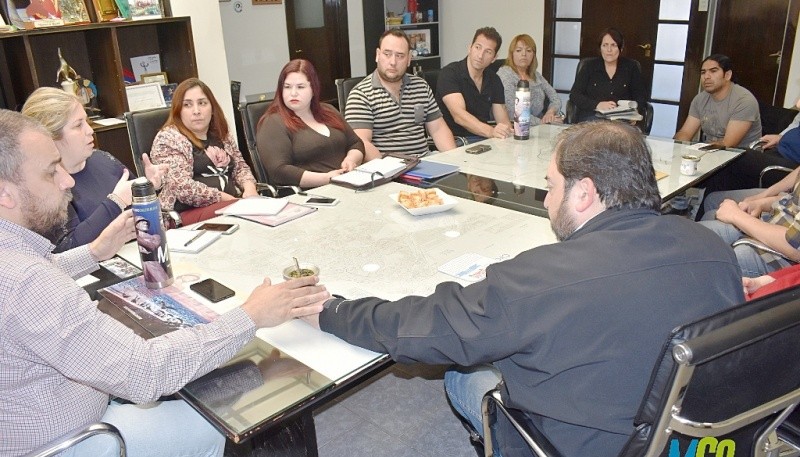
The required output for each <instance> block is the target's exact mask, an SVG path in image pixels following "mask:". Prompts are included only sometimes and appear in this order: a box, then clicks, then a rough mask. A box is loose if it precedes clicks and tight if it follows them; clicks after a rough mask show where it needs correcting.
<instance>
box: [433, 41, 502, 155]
mask: <svg viewBox="0 0 800 457" xmlns="http://www.w3.org/2000/svg"><path fill="white" fill-rule="evenodd" d="M501 44H503V39H502V38H501V37H500V34H499V33H497V30H495V29H494V27H483V28H480V29H478V30H476V31H475V35H474V36H473V37H472V44H470V45H469V47H467V57H465V58H464V60H459V61H458V62H453V63H450V64H448V65H447V66H445V67H444V68H442V70H441V72H440V73H439V79H438V80H437V82H436V100H437V101H438V102H439V107H440V108H441V109H442V114H444V119H445V121H446V122H447V125H448V126H449V127H450V130H452V132H453V135H455V136H457V137H463V138H465V139H466V140H467V142H468V143H474V142H475V141H480V140H484V139H486V138H508V137H509V136H511V135H513V134H514V131H513V129H512V128H511V121H510V120H509V118H508V112H507V111H506V99H505V93H504V92H503V83H502V82H501V81H500V78H499V77H498V76H497V74H496V73H494V72H493V71H491V70H489V65H491V63H492V62H494V59H495V58H496V57H497V50H498V49H500V45H501ZM490 115H491V116H494V120H495V121H496V124H495V125H494V126H492V125H491V124H489V119H490Z"/></svg>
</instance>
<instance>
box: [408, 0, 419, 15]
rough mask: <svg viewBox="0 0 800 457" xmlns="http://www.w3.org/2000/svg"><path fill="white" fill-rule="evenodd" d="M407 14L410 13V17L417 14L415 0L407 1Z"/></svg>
mask: <svg viewBox="0 0 800 457" xmlns="http://www.w3.org/2000/svg"><path fill="white" fill-rule="evenodd" d="M408 12H409V13H411V17H414V16H415V15H416V14H417V0H408Z"/></svg>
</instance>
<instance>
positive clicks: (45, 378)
mask: <svg viewBox="0 0 800 457" xmlns="http://www.w3.org/2000/svg"><path fill="white" fill-rule="evenodd" d="M74 183H75V181H74V180H73V179H72V177H71V176H70V175H69V173H67V171H66V170H65V169H64V167H63V166H62V165H61V156H60V154H59V152H58V149H57V148H56V144H55V143H54V142H53V140H52V138H51V136H50V134H49V133H48V132H47V130H45V128H44V127H43V126H42V125H41V124H39V123H37V122H36V121H34V120H33V119H31V118H28V117H26V116H23V115H22V114H19V113H16V112H13V111H8V110H0V271H2V272H3V274H2V276H0V291H2V293H0V455H3V456H6V455H21V454H26V453H28V452H30V451H31V450H32V449H35V448H37V447H40V446H42V445H44V444H45V443H47V442H49V441H51V440H53V439H55V438H56V437H59V436H61V435H64V434H65V433H67V432H69V431H71V430H74V429H77V428H79V427H83V426H85V425H87V424H89V423H92V422H97V421H100V420H102V421H105V422H109V423H111V424H113V425H115V426H117V428H119V429H120V431H121V432H122V435H123V437H124V438H125V441H126V443H127V447H128V455H131V456H164V455H192V456H221V455H222V452H223V448H224V443H225V439H224V437H223V436H222V435H221V434H220V433H219V432H218V431H216V429H215V428H214V427H213V426H211V425H210V424H209V423H208V422H206V421H205V420H204V419H203V418H202V417H201V416H199V415H198V414H197V413H196V412H195V411H194V410H193V409H192V408H191V407H190V406H188V405H187V404H186V403H185V402H183V401H182V400H173V401H164V402H160V403H152V402H154V401H155V400H157V399H158V398H159V397H161V396H162V395H168V394H172V393H174V392H176V391H177V390H178V389H180V388H182V387H183V386H184V385H185V384H186V383H187V382H189V381H191V380H192V379H194V378H197V377H199V376H201V375H203V374H205V373H207V372H209V371H211V370H212V369H214V368H216V367H218V366H219V365H221V364H222V363H224V362H226V361H228V360H229V359H230V358H231V357H232V356H233V355H234V354H235V353H236V351H238V350H239V349H240V348H241V347H242V346H244V345H245V344H246V343H247V342H248V341H249V340H250V339H251V338H252V337H253V335H254V334H255V331H256V328H257V327H266V326H273V325H277V324H280V323H282V322H283V321H285V320H287V319H290V318H293V317H298V316H300V315H303V314H309V313H318V312H319V311H320V310H321V309H322V302H323V301H324V300H325V299H327V298H328V297H329V296H330V295H329V294H328V293H327V291H326V290H325V288H324V287H322V286H318V285H315V283H316V282H317V278H316V277H312V278H308V279H298V280H293V281H287V282H285V283H282V284H279V285H276V286H272V285H271V284H270V281H269V279H265V280H264V283H263V284H262V285H260V286H259V287H257V288H256V289H255V290H254V291H253V293H252V294H251V295H250V297H249V298H248V299H247V301H246V302H245V303H244V304H243V305H242V306H241V307H239V308H235V309H234V310H232V311H230V312H228V313H225V314H223V315H222V316H220V317H219V318H217V319H216V320H215V321H213V322H211V323H209V324H204V325H198V326H195V327H191V328H185V329H181V330H176V331H175V332H173V333H169V334H167V335H164V336H162V337H159V338H153V339H150V340H143V339H142V338H140V337H138V336H137V335H135V334H134V333H133V331H132V330H130V329H128V328H127V327H125V326H124V325H122V324H121V323H119V322H117V321H116V320H114V319H113V318H111V317H109V316H107V315H106V314H103V313H102V312H100V311H99V310H98V309H97V303H95V302H93V301H92V300H91V299H90V298H89V296H88V294H87V293H86V292H85V291H84V290H83V289H81V288H80V287H79V286H78V285H77V284H76V283H75V281H74V280H73V278H77V277H80V276H83V275H85V274H87V273H90V272H91V271H93V270H95V269H97V268H98V264H97V262H98V261H102V260H105V259H108V258H110V257H112V256H113V255H114V254H115V253H116V252H117V250H119V248H120V247H121V246H122V245H123V244H124V243H125V242H127V241H129V240H131V239H133V237H134V233H133V231H134V229H133V218H132V217H131V215H130V211H127V212H125V213H123V215H126V214H127V217H126V218H125V217H118V218H117V219H115V220H113V221H112V222H111V224H110V225H109V227H108V228H107V229H106V230H104V231H103V232H102V233H101V235H100V236H99V237H98V238H97V239H96V240H95V241H93V242H92V243H89V244H88V245H84V246H81V247H78V248H75V249H71V250H69V251H66V252H64V253H60V254H52V253H51V251H52V249H53V245H52V244H51V243H50V241H48V239H47V238H46V237H45V235H47V234H48V233H49V232H50V231H51V230H53V229H54V228H56V227H59V226H61V225H63V224H64V222H66V219H67V205H68V203H69V200H70V192H69V189H70V188H71V187H72V186H73V185H74ZM112 395H113V396H114V397H118V398H122V399H127V400H130V401H133V402H135V403H147V404H144V405H137V404H122V403H120V402H118V401H117V400H115V401H112V402H110V403H109V398H110V396H112ZM116 452H117V450H116V444H115V442H114V441H113V440H112V439H109V438H108V437H93V438H90V439H88V440H86V441H84V442H83V443H81V444H79V445H78V446H76V447H75V448H73V450H72V453H69V454H68V455H91V456H105V455H112V454H113V455H116Z"/></svg>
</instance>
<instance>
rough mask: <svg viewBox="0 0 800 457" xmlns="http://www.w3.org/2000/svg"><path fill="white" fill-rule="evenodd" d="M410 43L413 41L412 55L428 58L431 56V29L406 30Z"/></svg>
mask: <svg viewBox="0 0 800 457" xmlns="http://www.w3.org/2000/svg"><path fill="white" fill-rule="evenodd" d="M406 35H408V39H409V41H411V55H412V56H414V55H416V56H420V57H422V56H427V55H430V54H431V31H430V29H415V30H406Z"/></svg>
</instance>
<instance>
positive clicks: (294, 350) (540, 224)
mask: <svg viewBox="0 0 800 457" xmlns="http://www.w3.org/2000/svg"><path fill="white" fill-rule="evenodd" d="M400 190H410V191H415V190H418V189H416V188H414V187H411V186H407V185H404V184H400V183H395V182H392V183H388V184H385V185H383V186H379V187H378V188H376V189H373V190H371V191H368V192H355V191H353V190H351V189H346V188H343V187H339V186H334V185H327V186H324V187H320V188H317V189H315V190H314V191H313V194H314V195H323V196H326V197H336V198H338V199H339V200H340V203H339V204H338V205H337V206H333V207H322V208H319V210H318V211H316V212H314V213H311V214H309V215H306V216H303V217H301V218H299V219H296V220H294V221H290V222H288V223H286V224H284V225H281V226H278V227H268V226H265V225H261V224H258V223H255V222H251V221H247V220H243V219H240V218H236V217H232V216H225V217H218V218H215V219H214V221H224V222H235V223H238V224H239V225H240V229H239V230H238V231H236V232H235V233H233V234H231V235H223V236H222V237H221V238H220V239H218V240H217V241H216V242H214V243H213V244H211V245H210V246H208V247H207V248H205V249H204V250H203V251H201V252H200V253H198V254H179V253H172V254H171V260H172V269H173V273H174V275H175V277H176V278H177V280H176V283H178V284H179V287H181V288H182V289H185V291H186V293H188V294H189V295H190V296H193V297H195V298H197V299H198V300H200V301H201V302H203V303H204V304H206V305H208V306H209V307H210V308H212V309H213V310H214V311H217V312H219V313H223V312H225V311H227V310H230V309H232V308H233V307H235V306H238V305H240V304H241V303H242V302H243V301H244V300H245V299H246V298H247V297H248V295H249V292H250V291H251V290H252V289H253V288H254V287H255V286H256V285H257V284H260V283H261V282H262V281H263V279H264V277H265V276H268V277H269V278H270V279H271V280H272V282H273V283H277V282H281V281H283V279H282V273H281V272H282V270H283V269H284V268H285V267H287V266H289V265H291V264H292V263H293V260H292V258H293V257H297V258H298V259H299V261H300V262H301V263H303V262H309V263H313V264H315V265H317V266H318V267H319V268H320V282H321V283H322V284H324V285H325V286H326V287H327V288H328V290H329V291H330V292H331V293H335V294H338V295H342V296H345V297H347V298H358V297H365V296H380V297H383V298H387V299H396V298H400V297H403V296H406V295H424V294H429V293H431V292H433V291H434V289H435V287H436V285H437V284H439V283H441V282H444V281H455V280H456V279H455V278H453V277H451V276H448V275H445V274H443V273H440V272H439V271H437V268H438V267H439V266H441V265H442V264H444V263H446V262H448V261H450V260H453V259H455V258H457V257H459V256H460V255H462V254H465V253H475V254H479V255H482V256H486V257H490V258H494V259H498V260H500V259H507V258H510V257H513V256H515V255H517V254H518V253H520V252H522V251H524V250H527V249H530V248H533V247H535V246H539V245H543V244H549V243H553V242H555V241H556V240H555V237H554V235H553V234H552V232H551V230H550V224H549V221H548V220H546V219H543V218H540V217H536V216H532V215H529V214H525V213H521V212H516V211H511V210H507V209H504V208H498V207H495V206H491V205H485V204H481V203H477V202H475V201H470V200H464V199H458V203H457V205H456V206H455V207H454V208H452V209H450V210H448V211H446V212H442V213H437V214H430V215H425V216H412V215H411V214H409V213H408V212H407V211H406V210H405V209H403V208H402V207H400V206H399V205H398V204H397V203H395V202H393V201H392V200H391V199H390V197H389V195H390V194H392V193H397V192H399V191H400ZM305 198H306V197H303V196H299V195H294V196H292V197H289V199H290V201H294V202H297V203H300V202H302V201H303V200H305ZM120 255H121V256H122V257H124V258H126V259H128V260H129V261H131V262H133V263H135V264H137V265H138V264H139V256H138V251H137V248H136V246H135V244H132V243H131V244H129V245H126V246H125V247H124V248H123V250H122V251H121V252H120ZM187 277H189V278H191V279H193V280H197V279H204V278H207V277H211V278H214V279H216V280H218V281H220V282H221V283H223V284H224V285H226V286H228V287H230V288H232V289H234V290H235V291H236V295H235V296H234V297H232V298H229V299H226V300H223V301H221V302H219V303H216V304H212V303H210V302H208V301H206V300H204V299H203V298H201V297H199V296H198V295H196V294H194V293H193V292H192V291H190V290H189V289H188V281H186V283H185V284H181V282H182V281H181V280H182V279H183V278H187ZM462 284H466V283H465V282H462ZM256 335H257V337H258V338H257V339H256V340H257V341H255V342H254V343H253V344H251V345H249V346H248V348H246V350H245V351H244V353H243V354H242V355H241V356H240V357H237V358H235V359H234V362H237V361H239V362H242V361H246V360H247V359H248V357H249V360H251V361H252V362H253V364H257V363H258V362H260V361H262V360H264V359H265V358H266V357H267V356H266V355H265V354H269V353H270V352H271V351H273V350H278V351H280V354H281V355H280V357H281V359H282V360H283V362H284V363H289V362H288V361H299V362H301V364H304V365H305V366H307V367H309V368H310V370H306V371H303V372H302V373H303V374H302V376H294V378H291V376H289V377H284V378H282V379H279V380H270V381H269V382H264V383H263V385H261V386H259V387H257V388H256V389H253V390H252V391H249V392H246V393H243V394H242V395H235V396H234V398H233V399H232V400H231V401H227V402H222V403H224V404H222V405H219V404H217V405H210V404H209V403H211V402H206V401H203V399H202V398H198V396H199V395H194V393H193V387H192V386H193V384H194V383H193V384H190V385H189V386H188V387H187V388H186V389H184V390H183V391H182V392H183V396H184V397H185V398H187V399H188V400H189V401H190V403H192V404H193V406H195V407H196V408H197V409H198V410H199V411H200V412H201V413H203V414H204V415H205V417H207V418H208V419H209V420H210V421H211V422H212V423H214V424H216V426H217V427H218V428H219V429H220V430H221V431H223V433H225V434H226V435H227V436H228V437H229V438H230V439H231V440H232V441H234V442H240V441H242V440H246V439H248V438H249V437H251V436H253V435H254V434H257V433H260V432H262V431H264V430H267V429H268V428H272V427H275V426H279V427H280V426H283V425H284V422H285V421H286V420H287V418H288V417H291V416H293V415H294V416H297V415H298V414H300V415H305V417H306V419H309V418H311V408H312V407H313V406H314V405H317V404H319V403H320V399H322V398H325V397H327V398H332V397H333V396H335V395H336V394H337V393H338V392H337V389H338V390H341V388H342V386H346V385H348V384H352V383H354V382H355V383H357V382H359V381H358V379H357V378H358V376H359V375H360V374H363V373H367V372H369V371H370V370H371V369H372V370H374V367H375V366H376V364H377V365H380V364H382V363H386V362H387V357H388V356H386V355H384V354H377V353H374V352H371V351H367V350H365V349H362V348H358V347H355V346H352V345H350V344H348V343H346V342H344V341H342V340H340V339H338V338H336V337H334V336H332V335H330V334H327V333H324V332H320V331H318V330H316V329H313V328H312V327H311V326H309V325H307V324H306V323H305V322H302V321H299V320H294V321H290V322H287V323H284V324H282V325H280V326H278V327H274V328H268V329H260V330H258V332H257V334H256ZM253 345H255V346H253ZM287 360H288V361H287ZM295 365H299V364H295ZM295 368H296V367H295ZM294 371H295V372H297V370H294ZM212 374H213V373H212ZM290 378H291V379H290ZM202 379H204V378H201V380H202ZM259 384H261V383H259ZM224 385H225V383H222V387H221V389H222V390H224V389H226V388H225V387H224ZM217 403H219V402H217ZM310 420H311V421H312V422H311V427H312V431H313V419H310ZM307 433H308V432H307ZM314 447H315V446H314ZM308 451H309V452H311V451H312V450H311V449H309V450H308ZM313 452H314V453H315V452H316V449H313Z"/></svg>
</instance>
